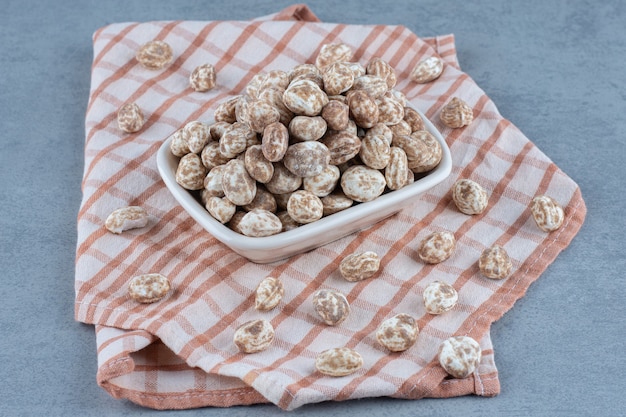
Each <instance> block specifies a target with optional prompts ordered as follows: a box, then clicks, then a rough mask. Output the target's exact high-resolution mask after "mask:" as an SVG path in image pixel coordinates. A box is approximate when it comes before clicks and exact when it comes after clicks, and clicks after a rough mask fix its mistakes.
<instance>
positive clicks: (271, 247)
mask: <svg viewBox="0 0 626 417" xmlns="http://www.w3.org/2000/svg"><path fill="white" fill-rule="evenodd" d="M420 115H421V116H422V118H423V119H424V123H425V125H426V128H427V130H428V131H430V133H432V134H433V135H434V136H435V138H436V139H437V140H438V141H439V142H440V143H441V148H442V150H443V155H442V158H441V162H440V163H439V165H438V166H437V167H436V168H435V169H434V170H433V171H431V172H430V173H428V175H426V176H425V177H423V178H420V179H418V180H416V181H415V182H414V183H413V184H410V185H408V186H406V187H403V188H401V189H400V190H396V191H391V192H388V193H386V194H383V195H382V196H380V197H378V198H377V199H375V200H373V201H370V202H367V203H360V204H357V205H355V206H353V207H350V208H348V209H346V210H343V211H340V212H338V213H335V214H332V215H330V216H326V217H323V218H322V219H320V220H318V221H316V222H313V223H309V224H306V225H303V226H300V227H298V228H297V229H294V230H290V231H287V232H282V233H279V234H276V235H273V236H267V237H248V236H244V235H241V234H239V233H237V232H234V231H233V230H231V229H229V228H228V227H226V226H224V225H223V224H221V223H220V222H219V221H217V220H215V219H214V218H213V217H212V216H211V215H210V214H209V212H208V211H207V210H206V209H205V208H204V207H203V205H202V204H201V203H200V202H199V201H198V200H196V198H195V197H194V196H193V195H192V194H191V193H190V192H189V191H187V190H186V189H184V188H183V187H181V186H180V185H178V183H177V182H176V179H175V174H176V167H177V166H178V160H179V158H178V157H176V156H174V155H173V154H172V153H171V152H170V141H171V139H167V140H166V141H165V142H164V143H163V145H161V147H160V148H159V151H158V153H157V166H158V169H159V173H160V174H161V177H162V178H163V181H164V182H165V185H166V186H167V188H168V189H169V190H170V192H171V193H172V195H173V196H174V198H175V199H176V200H177V201H178V202H179V203H180V205H181V206H183V208H184V209H185V210H187V212H188V213H189V214H190V215H191V217H193V218H194V219H195V220H196V221H197V222H198V223H200V225H201V226H202V227H203V228H204V229H206V231H207V232H209V233H210V234H211V235H213V236H214V237H215V238H216V239H218V240H219V241H221V242H222V243H224V244H225V245H226V246H228V247H229V248H231V249H232V250H233V251H235V252H237V253H238V254H240V255H242V256H244V257H246V258H247V259H249V260H250V261H252V262H256V263H270V262H275V261H278V260H281V259H285V258H288V257H290V256H293V255H296V254H299V253H302V252H306V251H309V250H311V249H314V248H317V247H319V246H322V245H325V244H327V243H329V242H332V241H334V240H337V239H339V238H341V237H344V236H347V235H349V234H351V233H354V232H356V231H359V230H361V229H364V228H366V227H368V226H371V225H373V224H374V223H377V222H379V221H381V220H383V219H385V218H387V217H389V216H391V215H392V214H395V213H397V212H398V211H400V210H402V209H403V208H404V207H406V206H408V205H409V204H411V203H414V200H415V197H416V196H417V195H419V194H421V193H422V192H424V191H426V190H428V189H429V188H431V187H433V186H435V185H437V184H438V183H440V182H441V181H443V180H444V179H445V178H446V177H448V175H450V171H451V169H452V160H451V157H450V149H449V148H448V145H447V144H446V142H445V140H444V139H443V137H442V136H441V134H440V133H439V131H438V130H437V129H436V128H435V127H434V126H433V124H432V123H431V122H430V121H429V120H428V119H427V118H426V117H425V116H424V115H423V114H421V112H420Z"/></svg>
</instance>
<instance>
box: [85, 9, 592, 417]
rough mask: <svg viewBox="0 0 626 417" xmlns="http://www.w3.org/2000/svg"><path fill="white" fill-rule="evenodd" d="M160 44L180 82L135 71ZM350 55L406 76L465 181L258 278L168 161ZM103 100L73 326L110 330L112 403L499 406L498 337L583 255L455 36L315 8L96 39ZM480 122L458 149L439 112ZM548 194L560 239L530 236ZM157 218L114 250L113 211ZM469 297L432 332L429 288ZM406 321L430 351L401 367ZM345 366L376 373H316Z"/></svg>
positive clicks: (137, 29)
mask: <svg viewBox="0 0 626 417" xmlns="http://www.w3.org/2000/svg"><path fill="white" fill-rule="evenodd" d="M153 39H161V40H164V41H165V42H167V43H169V44H170V45H171V46H172V48H173V50H174V54H175V56H174V61H173V62H172V64H171V65H169V66H168V67H167V68H165V69H163V70H159V71H152V70H148V69H145V68H143V67H141V66H140V65H139V64H138V63H137V61H136V60H135V59H134V56H135V52H136V50H137V49H138V48H139V47H140V46H141V45H142V44H144V43H145V42H148V41H150V40H153ZM338 42H342V43H345V44H348V45H350V46H351V47H352V49H353V51H354V60H355V61H359V62H361V63H362V64H366V63H367V62H368V61H369V60H370V59H371V58H373V57H380V58H382V59H384V60H386V61H387V62H389V63H390V64H391V65H392V66H393V67H394V68H395V70H396V73H397V78H398V84H397V85H396V87H395V88H396V89H397V90H399V91H400V92H402V93H403V94H404V95H405V96H406V98H407V100H408V101H409V102H410V103H411V104H412V105H413V106H415V107H416V108H418V109H420V110H421V111H422V112H423V113H424V114H425V115H426V116H427V117H428V118H429V119H430V120H431V121H432V122H433V123H434V124H435V126H436V127H437V128H438V129H439V130H440V131H441V133H442V134H443V136H444V138H445V139H446V142H447V143H448V145H449V147H450V150H451V154H452V159H453V169H452V174H451V175H450V177H449V178H448V179H447V180H445V181H444V182H443V183H441V184H439V185H437V186H435V187H434V188H432V189H431V190H429V191H427V192H426V193H424V194H422V195H421V196H420V197H418V198H416V199H415V203H414V204H413V205H412V206H411V207H409V208H406V209H404V210H402V211H401V212H399V213H398V214H396V215H394V216H392V217H390V218H388V219H386V220H384V221H382V222H379V223H377V224H375V225H373V226H371V227H369V228H367V229H366V230H363V231H361V232H358V233H354V234H352V235H349V236H346V237H344V238H342V239H339V240H337V241H335V242H332V243H330V244H327V245H325V246H323V247H320V248H318V249H315V250H313V251H310V252H307V253H304V254H301V255H297V256H294V257H292V258H289V259H287V260H284V261H280V262H276V263H272V264H266V265H260V264H255V263H252V262H249V261H247V260H246V259H245V258H243V257H241V256H239V255H237V254H236V253H234V252H232V251H231V250H230V249H228V248H227V247H226V246H225V245H223V244H222V243H220V242H219V241H217V240H216V239H215V238H213V237H212V236H211V235H210V234H208V233H207V232H206V231H204V229H202V228H201V227H200V226H199V225H198V224H197V223H196V222H195V221H194V220H193V219H192V218H191V217H190V216H189V215H188V214H187V213H186V212H185V211H184V210H183V209H182V208H181V207H180V206H179V205H178V204H177V202H176V201H175V200H174V198H173V197H172V195H171V194H170V193H169V191H168V190H167V189H166V187H165V185H164V183H163V182H162V180H161V178H160V176H159V173H158V170H157V167H156V152H157V150H158V149H159V147H160V146H161V144H162V143H163V141H164V140H165V139H167V138H168V137H169V136H170V135H171V134H172V133H173V132H175V131H176V130H177V129H179V128H181V127H182V126H184V124H185V123H187V122H189V121H192V120H203V121H206V120H210V119H211V118H212V115H213V111H214V110H215V108H216V107H217V105H218V104H219V103H221V102H223V101H224V100H225V99H227V98H229V97H232V96H234V95H238V94H241V92H242V90H243V89H244V87H245V86H246V84H247V83H248V82H249V81H250V80H251V79H252V77H253V76H254V75H256V74H257V73H260V72H267V71H269V70H273V69H283V70H288V69H290V68H293V67H294V66H296V65H298V64H302V63H313V62H314V61H315V57H316V55H317V53H318V52H319V50H320V48H321V46H322V45H324V44H327V43H338ZM93 51H94V59H93V67H92V81H91V91H90V97H89V103H88V108H87V111H86V122H85V129H86V139H85V169H84V177H83V183H82V191H83V199H82V202H81V206H80V210H79V214H78V229H77V233H78V239H77V251H76V300H75V301H76V304H75V317H76V320H78V321H80V322H84V323H89V324H93V325H95V330H96V341H97V352H98V374H97V380H98V383H99V384H100V385H101V386H102V387H103V388H104V389H106V390H107V391H108V392H109V393H110V394H111V395H112V396H114V397H116V398H126V399H129V400H131V401H133V402H136V403H138V404H141V405H143V406H146V407H151V408H157V409H180V408H193V407H203V406H219V407H224V406H231V405H244V404H254V403H266V402H271V403H274V404H276V405H277V406H278V407H280V408H282V409H286V410H290V409H294V408H297V407H299V406H302V405H304V404H308V403H315V402H321V401H329V400H334V401H340V400H348V399H355V398H365V397H379V396H389V397H396V398H406V399H419V398H423V397H453V396H460V395H467V394H476V395H481V396H493V395H496V394H498V393H499V391H500V384H499V380H498V372H497V369H496V366H495V361H494V351H493V347H492V343H491V339H490V335H489V328H490V325H491V323H493V322H494V321H495V320H497V319H498V318H500V317H501V316H502V315H503V314H504V313H505V312H506V311H507V310H509V309H510V308H511V307H512V306H513V304H514V303H515V301H516V300H518V299H519V298H521V297H522V296H524V294H525V293H526V290H527V289H528V287H529V286H530V285H531V284H532V282H534V281H535V280H536V279H538V278H539V276H540V275H541V274H542V272H543V271H544V270H545V269H546V268H547V267H548V265H550V264H551V263H552V262H553V261H554V260H555V259H556V257H557V256H558V254H559V253H560V252H561V251H562V250H563V249H565V248H566V247H567V246H568V244H569V243H570V241H571V240H572V239H573V238H574V236H575V235H576V233H577V232H578V230H579V229H580V227H581V226H582V223H583V221H584V217H585V214H586V208H585V203H584V201H583V199H582V196H581V194H580V190H579V188H578V186H577V184H576V183H575V182H574V181H573V180H572V179H571V178H569V177H568V176H567V175H566V174H565V173H564V172H562V171H561V170H560V169H559V168H558V167H557V166H556V165H555V164H554V163H553V162H552V161H551V160H550V159H549V158H548V157H547V156H546V155H544V154H543V153H542V152H541V151H540V150H539V149H538V148H537V147H536V146H535V145H534V144H533V143H532V142H531V141H530V140H529V139H528V138H527V137H526V136H525V135H524V134H523V133H522V132H521V131H520V130H518V129H517V128H516V127H515V126H514V125H513V124H512V123H511V122H510V121H508V120H506V119H505V118H503V117H502V116H501V115H500V114H499V112H498V110H497V108H496V106H495V104H494V103H493V102H492V101H491V100H490V99H489V97H487V95H486V94H485V93H484V91H482V90H481V89H480V87H479V86H478V85H476V83H475V82H474V81H473V80H472V79H471V78H470V77H469V76H468V75H467V74H466V73H464V72H462V70H461V68H460V66H459V64H458V62H457V59H456V50H455V44H454V37H453V35H444V36H438V37H434V38H425V39H422V38H420V37H418V36H417V35H415V34H414V33H412V32H411V31H410V30H408V29H407V28H406V27H403V26H389V25H348V24H342V23H323V22H320V21H319V19H317V17H316V16H315V14H314V13H313V12H312V11H311V10H310V9H308V8H307V7H306V6H305V5H296V6H292V7H289V8H287V9H285V10H282V11H280V12H278V13H276V14H274V15H271V16H265V17H262V18H259V19H255V20H252V21H207V22H199V21H156V22H142V23H137V22H131V23H116V24H111V25H108V26H106V27H103V28H101V29H99V30H98V31H97V32H96V33H95V34H94V37H93ZM430 56H439V57H440V58H442V59H443V60H444V62H445V67H444V71H443V74H442V75H441V76H440V77H439V78H438V79H437V80H436V81H433V82H431V83H428V84H416V83H414V82H412V81H411V80H410V77H409V74H410V71H411V70H412V69H413V67H414V66H415V65H416V64H417V63H418V62H419V61H421V60H422V59H424V58H427V57H430ZM204 63H211V64H212V65H214V67H215V69H216V73H217V86H216V87H215V88H214V89H212V90H210V91H208V92H205V93H199V92H195V91H193V90H192V89H191V88H190V87H189V75H190V73H191V72H192V71H193V69H194V68H195V67H196V66H198V65H201V64H204ZM455 96H456V97H459V98H461V99H462V100H464V101H465V102H467V103H468V104H469V105H470V106H471V107H472V108H473V109H474V121H473V123H472V124H471V125H469V126H467V127H465V128H462V129H450V128H447V127H445V126H444V125H443V124H442V123H441V122H440V121H439V112H440V110H441V108H442V107H443V105H444V104H445V103H446V102H447V101H449V100H450V99H451V98H452V97H455ZM127 102H136V103H137V104H138V105H139V106H140V107H141V108H142V109H143V111H144V113H145V115H146V124H145V126H144V128H143V129H142V130H141V131H139V132H138V133H135V134H127V133H123V132H121V131H120V130H119V129H118V127H117V122H116V114H117V110H118V109H119V108H120V107H121V106H122V105H123V104H124V103H127ZM459 178H470V179H472V180H474V181H476V182H478V183H480V184H481V185H482V186H483V187H484V188H485V189H486V190H487V192H488V193H489V206H488V208H487V210H486V211H485V212H483V213H482V214H480V215H476V216H468V215H465V214H462V213H460V212H459V211H458V210H457V209H456V207H455V205H454V203H453V202H452V200H451V196H450V188H451V186H452V184H453V183H454V182H455V181H456V180H457V179H459ZM539 194H547V195H550V196H552V197H553V198H555V199H556V200H557V201H558V202H559V203H560V204H561V205H562V206H563V207H564V210H565V216H566V218H565V222H564V224H563V226H562V227H561V228H560V229H559V230H557V231H555V232H552V233H545V232H543V231H541V230H540V229H539V228H538V227H537V226H536V225H535V224H534V220H533V218H532V216H531V213H530V209H529V205H530V202H531V200H532V198H533V197H534V196H536V195H539ZM129 205H139V206H142V207H144V208H145V209H146V210H147V211H148V213H149V214H150V221H149V223H148V225H147V226H146V227H144V228H141V229H133V230H129V231H126V232H124V233H122V234H119V235H115V234H112V233H110V232H108V231H107V230H106V229H105V228H104V221H105V219H106V218H107V216H108V214H109V213H111V212H112V211H113V210H115V209H117V208H119V207H123V206H129ZM442 230H449V231H451V232H453V233H454V234H455V236H456V239H457V247H456V250H455V253H454V255H453V256H452V257H451V258H449V259H448V260H446V261H445V262H443V263H441V264H437V265H427V264H424V263H423V262H421V261H420V260H419V258H418V256H417V253H416V252H417V247H418V245H419V242H420V241H421V239H423V238H424V237H425V236H426V235H428V234H430V233H432V232H435V231H442ZM494 244H498V245H501V246H503V247H504V248H505V249H506V250H507V252H508V254H509V255H510V257H511V259H512V262H513V272H512V274H511V275H510V276H509V277H508V278H506V279H504V280H501V281H495V280H489V279H487V278H484V277H483V276H481V274H480V272H479V270H478V267H477V260H478V257H479V256H480V254H481V252H482V251H483V250H484V249H485V248H487V247H490V246H492V245H494ZM366 250H371V251H374V252H376V253H377V254H378V255H379V256H380V259H381V269H380V271H379V273H378V275H377V276H376V277H375V278H372V279H368V280H365V281H361V282H358V283H351V282H347V281H346V280H344V279H343V278H341V276H340V275H339V272H338V266H339V263H340V262H341V260H342V259H343V258H345V257H346V256H347V255H349V254H351V253H354V252H361V251H366ZM151 272H159V273H162V274H164V275H166V276H167V277H168V278H169V279H170V281H171V283H172V288H173V291H172V292H171V293H170V294H168V296H167V297H166V298H164V299H163V300H161V301H159V302H157V303H154V304H138V303H136V302H134V301H133V300H132V299H130V298H129V297H128V295H127V285H128V282H129V280H130V279H131V278H132V277H133V276H136V275H139V274H144V273H151ZM266 276H273V277H276V278H279V279H280V280H281V281H282V282H283V284H284V286H285V295H284V298H283V301H282V302H281V303H280V304H279V306H278V307H277V308H275V309H273V310H271V311H269V312H259V311H256V310H255V309H254V290H255V288H256V286H257V285H258V283H259V282H260V280H261V279H263V278H264V277H266ZM435 280H439V281H444V282H447V283H449V284H451V285H453V286H454V288H455V289H456V290H457V292H458V293H459V302H458V304H457V305H456V306H455V308H454V309H453V310H452V311H449V312H447V313H445V314H442V315H438V316H435V315H431V314H428V313H427V312H426V311H425V309H424V306H423V302H422V301H421V300H422V293H423V290H424V288H425V287H426V286H427V285H428V284H429V283H430V282H432V281H435ZM320 288H331V289H335V290H338V291H340V292H342V293H344V294H346V296H347V299H348V301H349V302H350V305H351V310H352V311H351V314H350V316H349V318H348V319H347V320H346V321H345V322H343V323H342V324H341V325H339V326H332V327H331V326H327V325H325V324H323V323H322V322H321V320H320V319H319V317H317V316H316V313H315V311H314V309H313V305H312V303H311V297H312V294H313V292H315V291H316V290H318V289H320ZM398 313H408V314H411V315H412V316H413V317H415V318H416V320H417V323H418V326H419V329H420V334H419V337H418V341H417V343H416V344H415V345H414V346H413V347H411V348H410V349H408V350H407V351H405V352H401V353H390V352H389V351H387V350H385V349H384V348H383V347H382V346H380V345H379V344H378V342H377V341H376V337H375V332H376V329H377V327H378V325H379V324H380V323H381V322H382V320H384V319H386V318H388V317H391V316H393V315H395V314H398ZM256 318H265V319H267V320H269V321H270V322H271V323H272V325H273V326H274V328H275V332H276V337H275V340H274V341H273V343H272V345H271V347H270V348H269V349H267V350H266V351H263V352H260V353H255V354H243V353H239V352H238V351H237V348H236V347H235V345H234V344H233V333H234V330H235V329H236V328H237V327H238V326H239V325H240V324H242V323H244V322H246V321H248V320H251V319H256ZM453 335H467V336H471V337H473V338H474V339H476V340H477V341H479V342H480V345H481V348H482V350H483V356H482V359H481V362H480V364H479V366H478V368H477V370H476V371H475V372H474V373H473V374H472V375H470V376H469V377H467V378H465V379H450V378H448V377H447V376H446V373H445V372H444V370H443V369H442V368H441V366H440V365H439V364H438V361H437V351H438V348H439V345H440V343H441V342H442V341H443V340H445V339H446V338H448V337H450V336H453ZM342 346H348V347H351V348H353V349H355V350H357V351H358V352H359V353H360V354H361V355H362V356H363V358H364V366H363V367H362V368H361V369H360V370H359V371H357V372H356V373H354V374H352V375H350V376H346V377H340V378H333V377H327V376H323V375H322V374H320V373H318V372H316V371H315V368H314V361H315V357H316V355H317V354H318V353H319V352H321V351H323V350H325V349H328V348H332V347H342Z"/></svg>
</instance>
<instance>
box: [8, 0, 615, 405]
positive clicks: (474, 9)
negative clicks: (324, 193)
mask: <svg viewBox="0 0 626 417" xmlns="http://www.w3.org/2000/svg"><path fill="white" fill-rule="evenodd" d="M290 4H291V3H290V2H289V1H267V0H265V1H256V0H229V1H228V2H226V1H224V0H222V1H221V2H213V1H208V0H205V1H201V0H195V1H194V0H181V1H167V0H151V1H150V2H145V1H141V2H140V1H135V2H130V1H125V0H109V1H102V0H85V1H79V0H71V1H45V0H39V1H38V0H0V280H1V281H0V282H1V283H2V287H1V288H2V290H1V294H2V300H1V301H0V313H1V314H0V415H2V416H21V415H23V416H35V415H46V416H61V415H62V416H74V415H76V416H108V415H118V416H124V415H150V414H155V415H156V414H157V412H155V411H153V410H148V409H144V408H141V407H138V406H136V405H133V404H131V403H130V402H127V401H120V400H115V399H113V398H111V397H110V396H109V395H108V394H107V393H106V392H105V391H103V390H102V389H101V388H99V387H98V386H97V384H96V381H95V374H96V352H95V350H96V349H95V348H96V345H95V337H94V332H93V329H92V327H90V326H87V325H83V324H79V323H76V322H74V320H73V299H74V287H73V285H74V253H75V242H76V214H77V212H78V207H79V203H80V198H81V192H80V182H81V176H82V169H83V140H84V115H85V110H86V105H87V99H88V95H89V85H90V67H91V60H92V50H91V36H92V34H93V32H94V31H95V30H96V29H98V28H99V27H101V26H104V25H106V24H109V23H114V22H123V21H148V20H174V19H190V20H225V19H250V18H253V17H257V16H261V15H265V14H269V13H272V12H275V11H278V10H280V9H282V8H284V7H286V6H288V5H290ZM308 5H309V6H310V7H311V9H312V10H313V11H314V13H316V14H317V15H318V16H319V17H320V18H321V19H322V20H323V21H328V22H343V23H352V24H402V25H405V26H407V27H408V28H410V29H411V30H412V31H413V32H415V33H416V34H417V35H419V36H422V37H426V36H434V35H438V34H447V33H454V34H455V36H456V43H457V49H458V56H459V60H460V63H461V66H462V68H463V70H464V71H465V72H467V73H468V74H469V75H470V76H471V77H472V78H473V79H474V80H475V81H476V82H477V83H478V85H479V86H481V87H482V89H483V90H485V91H486V93H487V94H488V95H489V96H490V97H491V99H492V100H493V101H494V102H495V103H496V105H497V106H498V108H499V110H500V112H501V113H502V115H503V116H504V117H506V118H508V119H509V120H511V121H512V122H513V123H514V124H515V125H516V126H517V127H518V128H519V129H520V130H521V131H522V132H524V133H525V134H526V136H528V137H529V138H530V139H531V140H532V141H533V142H534V143H535V144H536V145H537V146H538V147H539V148H540V149H541V150H542V151H543V152H544V153H545V154H547V155H548V156H549V157H550V158H551V159H552V160H553V161H555V162H556V164H557V165H558V166H559V167H560V168H561V169H562V170H563V171H565V172H566V173H567V174H568V175H569V176H571V177H572V178H573V179H574V180H575V181H576V182H577V183H578V184H579V185H580V187H581V189H582V193H583V197H584V198H585V201H586V203H587V207H588V214H587V219H586V222H585V224H584V226H583V227H582V229H581V231H580V233H579V235H578V236H577V237H576V238H575V239H574V241H573V243H572V244H571V246H570V247H569V248H568V249H566V250H565V251H564V252H563V253H562V254H561V255H560V256H559V257H558V258H557V260H556V262H555V263H554V264H552V265H551V266H550V267H549V268H548V270H547V271H546V272H545V273H544V274H543V276H542V277H541V278H540V279H539V280H538V281H537V282H536V283H534V284H533V285H532V286H531V287H530V289H529V290H528V293H527V295H526V297H525V298H523V299H521V300H520V301H518V302H517V304H516V305H515V306H514V307H513V309H512V310H511V311H509V312H508V313H507V314H506V315H505V316H504V317H503V318H502V319H501V320H499V321H498V322H496V323H495V324H494V325H493V327H492V338H493V343H494V349H495V355H496V356H495V359H496V364H497V366H498V368H499V371H500V380H501V381H500V382H501V387H502V392H501V394H500V395H499V396H497V397H494V398H479V397H473V396H468V397H461V398H453V399H444V400H439V399H437V400H434V399H426V400H418V401H406V400H393V399H365V400H357V401H348V402H342V403H323V404H316V405H310V406H305V407H303V408H301V409H297V410H296V411H294V412H291V414H293V415H297V416H300V415H303V416H327V415H334V416H339V417H341V416H348V415H364V416H365V415H366V416H394V417H400V416H417V415H419V416H447V415H462V416H467V417H469V416H487V415H497V416H605V415H624V414H626V401H625V399H624V391H625V390H626V383H625V382H624V377H623V372H624V371H625V368H626V366H625V365H626V361H625V354H624V342H625V336H626V332H625V317H626V315H625V307H624V305H625V303H624V291H625V286H624V281H625V280H624V273H625V270H626V268H625V262H624V258H625V251H624V248H623V241H624V231H625V227H624V226H625V224H626V222H625V220H624V218H625V216H624V209H625V208H626V207H625V206H626V204H625V203H626V200H625V198H624V195H625V194H624V192H625V190H624V174H625V173H626V172H625V169H624V158H625V157H626V70H625V63H626V59H625V58H626V10H625V9H626V2H623V1H621V0H606V1H603V2H597V1H582V0H576V1H565V0H555V1H545V0H526V1H513V0H510V1H505V2H503V1H498V0H494V1H489V0H481V1H465V2H457V1H452V0H437V1H435V0H424V1H422V0H417V1H415V0H414V1H411V0H394V1H381V0H377V1H372V0H359V1H357V0H344V1H341V2H337V1H330V0H329V1H310V2H309V3H308ZM250 413H254V414H256V415H257V416H258V417H261V416H269V415H275V414H280V413H283V412H282V411H280V410H279V409H277V408H276V407H274V406H271V405H260V406H253V407H234V408H229V409H215V408H205V409H198V410H188V411H178V412H169V411H168V412H159V413H158V415H159V416H170V415H176V416H192V415H193V416H195V415H203V416H207V415H211V416H213V415H215V416H228V417H234V416H246V415H249V414H250Z"/></svg>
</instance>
